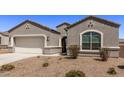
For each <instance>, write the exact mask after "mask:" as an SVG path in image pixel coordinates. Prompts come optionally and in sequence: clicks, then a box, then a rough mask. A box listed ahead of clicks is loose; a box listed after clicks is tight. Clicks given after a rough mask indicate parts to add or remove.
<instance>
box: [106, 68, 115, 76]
mask: <svg viewBox="0 0 124 93" xmlns="http://www.w3.org/2000/svg"><path fill="white" fill-rule="evenodd" d="M107 73H108V74H110V75H115V74H117V72H116V70H115V68H109V69H108V71H107Z"/></svg>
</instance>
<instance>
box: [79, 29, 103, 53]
mask: <svg viewBox="0 0 124 93" xmlns="http://www.w3.org/2000/svg"><path fill="white" fill-rule="evenodd" d="M87 32H96V33H98V34H99V35H100V36H101V37H100V39H101V40H100V42H101V43H100V47H103V33H102V32H101V31H98V30H94V29H93V30H85V31H83V32H81V33H80V51H90V52H94V51H97V52H98V51H99V50H98V49H94V50H93V49H91V48H90V49H83V48H82V36H83V34H85V33H87ZM91 38H92V37H91ZM91 41H92V40H91ZM90 47H92V44H90Z"/></svg>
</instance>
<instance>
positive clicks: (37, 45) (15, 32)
mask: <svg viewBox="0 0 124 93" xmlns="http://www.w3.org/2000/svg"><path fill="white" fill-rule="evenodd" d="M119 26H120V25H119V24H117V23H114V22H111V21H108V20H104V19H101V18H97V17H94V16H88V17H86V18H85V19H82V20H80V21H78V22H76V23H74V24H69V23H66V22H64V23H62V24H60V25H58V26H57V27H56V28H57V30H53V29H51V28H48V27H46V26H43V25H41V24H38V23H36V22H32V21H29V20H27V21H25V22H23V23H21V24H19V25H17V26H16V27H14V28H12V29H11V30H9V31H8V33H9V34H8V41H9V42H8V41H5V42H6V44H7V45H8V46H9V47H12V49H13V52H25V53H43V54H54V53H64V54H66V53H68V47H69V46H70V45H78V46H80V53H98V52H99V49H100V48H102V47H105V48H108V49H109V51H110V56H111V57H119ZM1 35H2V34H1ZM1 41H2V39H1ZM2 42H4V41H2Z"/></svg>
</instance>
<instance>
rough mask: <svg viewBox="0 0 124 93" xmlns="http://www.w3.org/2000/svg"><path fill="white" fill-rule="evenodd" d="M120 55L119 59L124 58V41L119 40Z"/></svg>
mask: <svg viewBox="0 0 124 93" xmlns="http://www.w3.org/2000/svg"><path fill="white" fill-rule="evenodd" d="M119 47H120V53H119V57H122V58H124V39H119Z"/></svg>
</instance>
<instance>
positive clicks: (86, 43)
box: [82, 32, 101, 50]
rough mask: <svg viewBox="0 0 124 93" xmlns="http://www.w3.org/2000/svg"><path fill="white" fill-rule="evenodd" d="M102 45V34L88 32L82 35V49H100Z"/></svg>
mask: <svg viewBox="0 0 124 93" xmlns="http://www.w3.org/2000/svg"><path fill="white" fill-rule="evenodd" d="M100 47H101V35H100V34H99V33H96V32H87V33H84V34H83V35H82V49H86V50H98V49H99V48H100Z"/></svg>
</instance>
